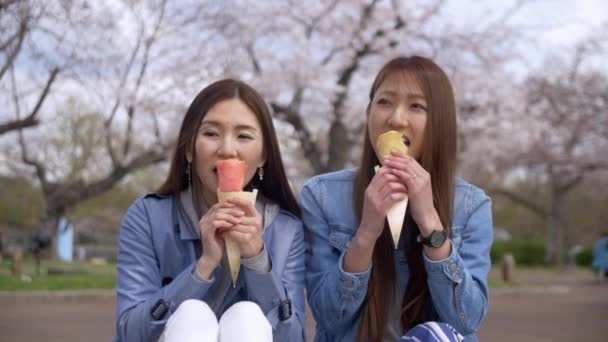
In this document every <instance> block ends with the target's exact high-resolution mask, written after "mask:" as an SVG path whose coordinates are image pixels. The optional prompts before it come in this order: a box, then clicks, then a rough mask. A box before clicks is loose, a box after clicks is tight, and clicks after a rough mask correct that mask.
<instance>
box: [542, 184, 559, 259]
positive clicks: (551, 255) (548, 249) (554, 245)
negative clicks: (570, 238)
mask: <svg viewBox="0 0 608 342" xmlns="http://www.w3.org/2000/svg"><path fill="white" fill-rule="evenodd" d="M548 185H549V188H548V190H549V195H548V198H547V207H546V213H545V234H546V235H545V264H548V265H555V264H557V259H558V258H557V249H558V242H557V241H558V240H557V235H558V233H557V231H558V228H557V227H558V224H559V220H558V217H557V211H556V206H555V204H556V203H555V200H556V191H555V186H554V184H553V181H549V184H548Z"/></svg>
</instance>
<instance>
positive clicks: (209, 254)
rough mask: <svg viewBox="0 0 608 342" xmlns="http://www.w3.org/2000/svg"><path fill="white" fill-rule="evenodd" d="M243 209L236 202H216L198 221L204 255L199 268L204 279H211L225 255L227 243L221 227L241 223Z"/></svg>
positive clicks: (199, 261) (198, 265)
mask: <svg viewBox="0 0 608 342" xmlns="http://www.w3.org/2000/svg"><path fill="white" fill-rule="evenodd" d="M243 215H245V213H244V212H243V210H241V209H239V208H238V207H237V206H235V205H234V204H227V203H216V204H215V205H213V206H212V207H211V208H209V210H208V211H207V213H206V214H205V215H203V217H202V218H201V220H200V221H199V223H198V228H199V230H200V233H201V234H200V235H201V244H202V247H203V248H202V249H203V255H202V256H201V258H200V259H199V260H198V263H197V268H198V272H199V274H200V275H201V276H202V277H203V278H204V279H210V278H211V274H212V273H213V271H214V270H215V269H216V268H217V267H218V266H219V264H220V262H221V261H222V256H223V255H224V250H225V248H226V244H225V242H224V238H223V237H222V234H221V233H220V229H219V228H229V227H232V226H233V225H236V224H239V222H240V217H242V216H243Z"/></svg>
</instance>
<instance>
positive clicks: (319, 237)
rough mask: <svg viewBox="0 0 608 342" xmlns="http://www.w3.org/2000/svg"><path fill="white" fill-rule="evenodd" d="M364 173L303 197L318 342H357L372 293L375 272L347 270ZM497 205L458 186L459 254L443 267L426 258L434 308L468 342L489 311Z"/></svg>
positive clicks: (335, 178)
mask: <svg viewBox="0 0 608 342" xmlns="http://www.w3.org/2000/svg"><path fill="white" fill-rule="evenodd" d="M355 175H356V170H354V169H350V170H343V171H338V172H334V173H329V174H324V175H320V176H316V177H314V178H312V179H311V180H309V181H308V182H307V183H306V184H305V185H304V188H303V190H302V192H301V194H300V204H301V206H302V213H303V221H304V224H305V226H306V228H307V229H308V230H309V231H308V233H307V234H306V238H307V274H306V285H307V295H308V302H309V304H310V307H311V309H312V312H313V314H314V317H315V319H316V323H317V332H316V338H315V340H316V341H331V342H338V341H354V340H355V337H356V335H357V331H358V329H359V320H360V314H361V307H362V304H363V301H364V299H365V296H366V293H367V287H368V282H369V276H370V271H371V266H370V268H369V269H368V270H367V271H365V272H362V273H348V272H345V271H344V269H343V268H342V265H343V259H344V255H345V254H346V250H347V249H348V246H349V242H350V240H351V239H352V238H353V236H354V235H355V232H356V230H357V228H358V226H359V224H358V220H357V218H356V214H355V212H354V209H353V204H352V203H353V183H354V179H355ZM492 230H493V229H492V213H491V203H490V199H489V198H488V197H487V196H486V195H485V194H484V192H483V191H482V190H480V189H479V188H476V187H475V186H473V185H471V184H469V183H467V182H465V181H464V180H462V179H457V180H456V191H455V198H454V216H453V226H452V236H451V241H452V254H451V255H450V256H449V257H448V258H446V259H444V260H440V261H431V260H430V259H427V258H426V257H425V258H424V260H425V261H424V263H425V268H426V271H427V274H428V281H427V282H428V286H429V290H430V294H431V299H432V304H433V305H432V307H433V309H434V311H435V312H436V313H437V316H438V320H439V321H442V322H446V323H449V324H451V325H452V326H453V327H454V328H456V329H457V330H458V331H459V332H460V333H461V334H462V335H465V341H477V338H476V336H475V332H476V331H477V329H478V328H479V326H480V324H481V321H482V320H483V318H484V316H485V315H486V312H487V309H488V284H487V278H488V272H489V271H490V247H491V245H492ZM403 248H404V242H403V238H402V239H401V241H400V243H399V245H398V249H397V250H395V253H394V256H395V265H396V266H395V267H396V272H397V281H398V283H399V284H398V289H399V290H400V291H401V293H400V296H399V297H398V299H397V300H399V301H400V300H401V298H402V296H403V294H404V293H405V289H406V288H407V280H408V273H409V271H408V265H407V260H406V259H405V253H404V250H403Z"/></svg>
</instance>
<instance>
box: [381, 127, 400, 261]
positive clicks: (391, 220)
mask: <svg viewBox="0 0 608 342" xmlns="http://www.w3.org/2000/svg"><path fill="white" fill-rule="evenodd" d="M392 150H397V151H400V152H403V153H405V154H407V150H408V149H407V146H405V144H404V143H403V138H402V135H401V133H399V132H397V131H388V132H385V133H382V134H380V135H379V136H378V138H377V139H376V151H377V153H378V154H379V155H380V156H381V158H379V159H380V160H381V161H382V160H383V159H384V157H387V156H389V155H390V154H391V151H392ZM375 170H376V172H378V170H380V167H379V166H376V167H375ZM407 201H408V198H407V197H405V198H404V199H403V200H401V201H399V202H397V203H395V204H394V205H393V206H392V207H391V208H390V209H389V210H388V212H387V213H386V219H387V221H388V227H389V228H390V230H391V236H392V237H393V243H394V246H395V249H396V248H397V244H398V243H399V237H400V236H401V228H402V227H403V220H404V218H405V211H406V210H407Z"/></svg>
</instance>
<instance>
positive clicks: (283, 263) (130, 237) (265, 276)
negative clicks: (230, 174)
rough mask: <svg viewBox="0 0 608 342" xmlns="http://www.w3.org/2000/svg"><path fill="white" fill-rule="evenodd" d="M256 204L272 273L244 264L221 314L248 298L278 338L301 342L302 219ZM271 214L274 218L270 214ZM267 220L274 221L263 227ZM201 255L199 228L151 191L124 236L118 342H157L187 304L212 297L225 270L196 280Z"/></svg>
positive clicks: (133, 210) (131, 213)
mask: <svg viewBox="0 0 608 342" xmlns="http://www.w3.org/2000/svg"><path fill="white" fill-rule="evenodd" d="M259 204H260V201H259V200H258V202H257V203H256V208H257V209H258V211H260V210H262V211H261V212H260V213H261V214H262V217H263V219H264V221H265V222H264V232H263V239H264V245H265V247H264V248H265V249H266V250H267V252H268V255H269V257H270V261H271V270H270V272H264V273H259V272H256V271H253V270H250V269H248V268H247V267H241V271H240V273H239V277H238V281H237V284H236V286H235V287H232V286H230V290H229V291H228V293H227V294H226V295H225V296H224V299H223V302H222V304H221V307H220V309H219V313H218V314H221V313H223V312H224V311H225V310H226V309H228V308H229V307H230V306H231V305H232V304H234V303H235V302H238V301H242V300H249V301H252V302H255V303H257V304H258V305H259V306H260V307H261V309H262V311H263V312H264V313H265V314H266V317H267V318H268V320H269V321H270V324H271V325H272V327H273V336H274V340H275V341H304V338H305V337H304V333H305V330H304V329H305V326H306V324H305V311H304V274H305V243H304V229H303V227H302V222H301V221H300V220H299V219H298V218H296V217H295V216H293V215H291V214H290V213H288V212H287V211H284V210H283V209H279V208H278V206H276V205H265V206H262V207H261V208H260V205H259ZM272 210H274V213H269V212H271V211H272ZM269 217H270V218H272V220H268V222H266V221H267V220H266V219H267V218H269ZM201 252H202V251H201V242H200V236H199V230H198V229H197V227H194V224H193V223H192V220H190V219H189V217H188V216H187V213H186V212H185V210H184V208H183V207H182V205H181V203H180V201H178V200H177V199H176V198H175V197H174V196H160V195H157V194H150V195H147V196H144V197H142V198H140V199H138V200H137V201H136V202H135V203H134V204H133V205H132V206H131V207H130V208H129V210H128V211H127V214H126V215H125V217H124V219H123V222H122V227H121V231H120V241H119V251H118V285H117V308H116V311H117V313H116V316H117V323H116V329H117V335H118V336H117V337H115V339H114V340H115V341H128V342H135V341H146V342H150V341H156V340H158V337H159V336H160V334H161V332H162V331H163V329H164V326H165V323H166V322H167V320H168V319H169V317H170V316H171V314H172V313H173V312H174V311H175V309H176V308H177V307H178V306H179V305H180V304H181V303H182V302H183V301H185V300H187V299H199V300H202V301H205V302H207V303H209V302H210V301H211V300H212V298H213V296H214V293H215V289H216V288H217V284H218V283H219V282H218V281H215V280H216V279H217V276H219V274H220V269H219V267H218V268H217V269H216V270H215V272H214V274H213V277H212V279H211V280H210V281H202V280H199V278H197V277H196V276H195V274H194V273H193V272H194V268H195V265H196V261H197V260H198V258H199V257H200V255H201ZM285 299H290V300H291V311H292V314H291V316H290V317H289V318H287V319H286V320H281V319H280V318H279V317H280V315H279V310H286V309H288V306H286V305H285V304H283V305H281V303H282V302H284V300H285ZM159 300H163V301H164V302H165V303H166V304H167V305H168V308H167V310H161V309H162V307H161V308H160V309H159V307H157V310H156V313H157V314H156V317H153V316H152V314H151V310H153V308H154V306H155V304H157V303H159ZM163 306H164V305H163ZM163 312H164V314H162V313H163ZM285 312H286V311H284V313H285ZM158 313H161V314H162V316H161V317H159V315H158ZM282 317H283V318H285V317H287V316H285V315H283V316H282Z"/></svg>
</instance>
